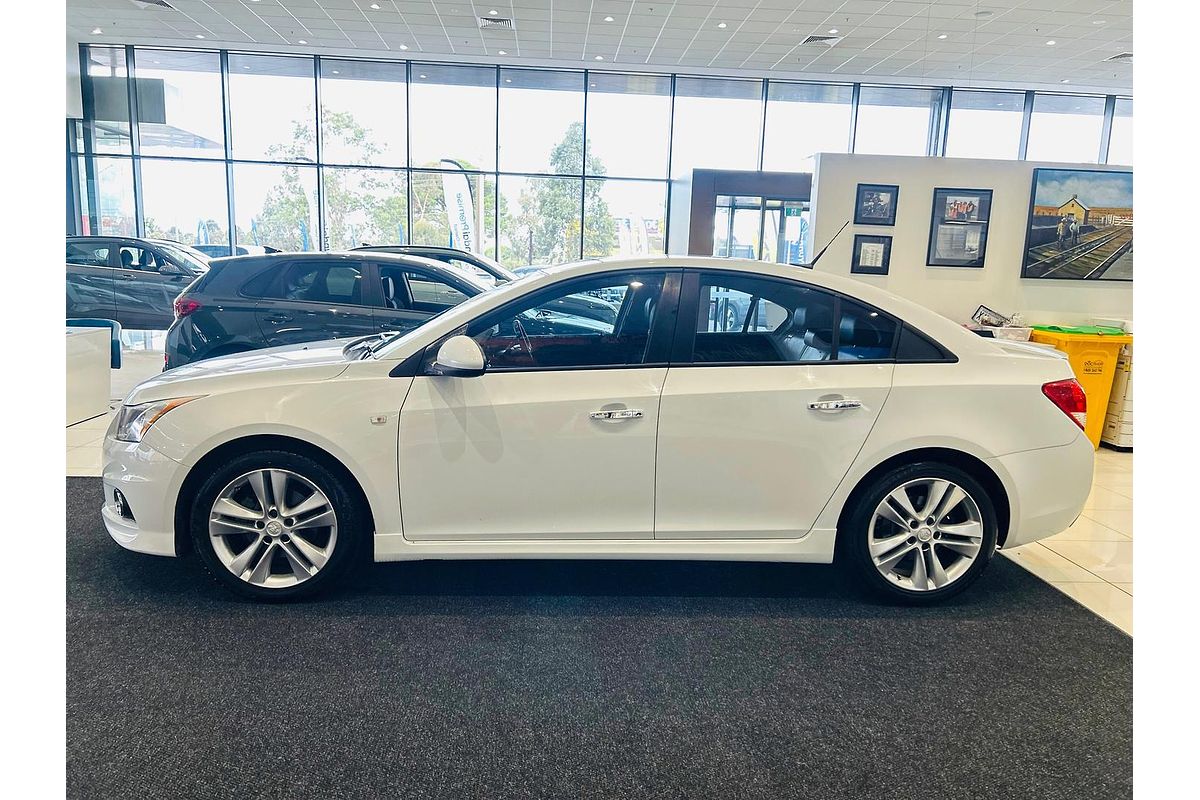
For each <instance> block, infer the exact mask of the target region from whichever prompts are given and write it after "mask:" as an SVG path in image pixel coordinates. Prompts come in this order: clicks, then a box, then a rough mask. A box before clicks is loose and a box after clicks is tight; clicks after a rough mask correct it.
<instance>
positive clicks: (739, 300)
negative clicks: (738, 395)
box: [691, 275, 896, 364]
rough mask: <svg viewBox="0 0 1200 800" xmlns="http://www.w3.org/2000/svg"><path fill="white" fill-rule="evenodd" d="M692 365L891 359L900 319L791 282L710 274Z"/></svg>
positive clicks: (702, 281)
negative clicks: (896, 319) (896, 320)
mask: <svg viewBox="0 0 1200 800" xmlns="http://www.w3.org/2000/svg"><path fill="white" fill-rule="evenodd" d="M699 286H700V294H699V298H698V300H699V302H698V304H697V308H696V311H697V314H696V326H695V338H694V340H693V346H692V358H691V360H692V362H693V363H697V364H706V363H707V364H802V363H809V362H815V361H832V360H838V361H847V360H874V359H888V358H891V353H892V342H893V339H894V338H895V325H896V323H895V321H894V320H892V319H891V318H890V317H887V316H885V315H883V314H882V313H880V312H878V311H875V310H874V309H870V308H868V307H866V306H864V305H861V304H859V303H856V302H854V301H852V300H848V299H844V298H838V297H836V296H835V295H833V294H830V293H828V292H824V291H821V290H820V289H814V288H812V287H808V286H803V285H801V284H798V283H792V282H789V281H780V280H771V279H766V278H758V277H754V276H748V275H747V276H743V275H702V276H701V278H700V282H699Z"/></svg>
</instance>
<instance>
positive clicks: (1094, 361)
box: [1083, 358, 1104, 375]
mask: <svg viewBox="0 0 1200 800" xmlns="http://www.w3.org/2000/svg"><path fill="white" fill-rule="evenodd" d="M1083 374H1084V375H1103V374H1104V359H1103V358H1086V359H1084V361H1083Z"/></svg>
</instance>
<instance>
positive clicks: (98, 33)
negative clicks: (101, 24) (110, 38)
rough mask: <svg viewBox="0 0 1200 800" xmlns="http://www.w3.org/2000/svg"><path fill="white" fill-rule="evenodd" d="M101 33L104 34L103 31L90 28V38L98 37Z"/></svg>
mask: <svg viewBox="0 0 1200 800" xmlns="http://www.w3.org/2000/svg"><path fill="white" fill-rule="evenodd" d="M102 33H104V31H102V30H100V29H99V28H92V36H99V35H100V34H102Z"/></svg>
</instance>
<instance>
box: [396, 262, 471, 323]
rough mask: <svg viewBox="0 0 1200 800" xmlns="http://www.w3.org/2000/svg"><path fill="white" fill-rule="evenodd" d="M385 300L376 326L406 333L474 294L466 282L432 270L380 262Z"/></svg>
mask: <svg viewBox="0 0 1200 800" xmlns="http://www.w3.org/2000/svg"><path fill="white" fill-rule="evenodd" d="M376 267H377V269H378V271H379V286H380V294H381V295H382V301H381V302H380V304H379V307H378V308H376V310H375V328H376V330H378V331H380V332H383V333H386V332H389V331H399V332H405V331H410V330H412V329H413V328H415V327H417V326H418V325H420V324H421V323H423V322H425V320H427V319H429V318H430V317H432V316H433V315H434V314H440V313H441V312H443V311H445V310H446V309H448V308H453V307H454V306H456V305H458V304H459V303H461V302H462V301H464V300H466V299H467V298H468V297H469V296H471V295H472V294H478V291H473V292H470V293H468V292H469V285H468V284H466V283H465V282H462V283H456V282H453V281H451V280H450V279H449V278H447V277H446V276H444V275H441V274H439V273H437V272H435V271H433V270H427V269H422V268H420V267H413V266H408V265H401V264H378V265H376Z"/></svg>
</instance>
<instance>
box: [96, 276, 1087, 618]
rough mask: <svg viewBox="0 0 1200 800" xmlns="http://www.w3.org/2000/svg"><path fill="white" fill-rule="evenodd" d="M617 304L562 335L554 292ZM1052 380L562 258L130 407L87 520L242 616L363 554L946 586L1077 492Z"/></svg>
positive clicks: (231, 365)
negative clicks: (779, 565)
mask: <svg viewBox="0 0 1200 800" xmlns="http://www.w3.org/2000/svg"><path fill="white" fill-rule="evenodd" d="M581 293H582V294H591V295H594V296H597V297H603V298H605V299H607V300H610V301H613V302H615V303H617V304H618V305H619V313H618V315H617V318H616V320H615V322H613V323H598V322H597V321H596V320H594V319H585V318H580V317H574V316H572V315H571V314H570V313H566V312H564V311H563V310H562V308H561V304H559V303H557V302H556V301H559V300H561V299H562V298H565V297H569V296H571V295H577V294H581ZM1085 415H1086V401H1085V398H1084V395H1083V391H1082V389H1081V388H1080V387H1079V384H1078V383H1076V382H1075V380H1074V377H1073V376H1072V373H1071V368H1070V366H1069V364H1068V362H1067V361H1066V360H1064V359H1063V358H1061V357H1058V355H1056V354H1055V353H1053V352H1046V351H1045V350H1043V349H1041V348H1038V347H1035V346H1032V345H1027V344H1018V343H1005V342H1000V341H995V340H989V339H983V338H980V337H978V336H976V335H974V334H972V333H969V332H968V331H966V330H964V329H963V328H962V327H960V326H959V325H956V324H955V323H953V322H951V321H950V320H948V319H946V318H944V317H942V316H939V315H937V314H935V313H933V312H931V311H929V310H927V309H925V308H922V307H921V306H918V305H916V304H914V303H911V302H909V301H906V300H903V299H901V298H898V297H896V296H894V295H892V294H889V293H887V292H884V291H880V290H878V289H874V288H872V287H870V286H867V285H864V284H861V283H857V282H854V281H850V280H846V279H841V278H836V277H832V276H829V275H824V274H821V273H816V272H812V271H808V270H801V269H797V268H795V267H789V266H784V265H774V264H766V263H762V262H757V261H740V260H728V259H709V258H691V257H670V258H641V259H624V260H602V261H586V262H581V263H577V264H569V265H565V266H562V267H556V268H553V269H549V270H547V271H545V272H538V273H534V274H532V275H529V276H527V277H525V278H523V279H522V280H519V281H515V282H513V283H511V284H507V285H505V286H502V287H499V288H497V289H495V290H493V291H490V292H487V293H485V294H482V295H479V296H478V297H474V298H472V299H470V300H468V301H466V302H464V303H462V304H461V305H459V306H457V307H455V308H453V309H451V310H449V311H447V312H445V313H443V314H441V315H440V316H438V317H436V318H434V319H432V320H430V321H429V322H428V323H426V324H425V325H423V326H421V327H420V328H417V329H416V330H414V331H412V332H410V333H408V334H406V335H404V336H399V337H393V338H390V339H389V338H382V337H380V338H374V339H371V338H368V339H364V340H355V341H352V342H349V343H347V342H345V341H341V342H322V343H316V344H309V345H302V346H292V347H286V348H276V349H271V350H259V351H255V352H253V353H247V354H241V355H234V356H228V357H225V358H218V359H214V360H210V361H204V362H200V363H197V364H194V365H189V366H185V367H181V368H178V369H173V370H170V371H168V372H165V373H163V374H162V375H161V376H158V377H155V378H153V379H151V380H148V381H146V382H144V383H142V384H141V385H139V386H138V387H136V388H135V389H134V390H133V391H132V392H131V393H130V394H129V396H128V397H127V398H126V399H125V403H124V405H123V406H122V408H121V410H120V412H119V414H118V415H117V417H116V418H115V420H114V423H113V425H112V426H111V428H110V429H109V431H108V434H107V437H106V439H105V464H104V491H105V505H104V507H103V517H104V522H105V525H106V527H107V529H108V531H109V533H110V534H111V536H112V537H113V538H114V539H115V540H116V541H117V542H118V543H120V544H121V545H122V546H124V547H127V548H129V549H131V550H137V551H141V552H145V553H156V554H159V555H168V556H170V555H181V554H183V553H185V552H189V551H195V552H196V553H198V555H199V556H200V559H201V560H202V561H203V562H204V564H205V565H206V566H207V568H208V569H209V570H210V571H211V572H212V573H213V574H214V575H215V576H216V577H217V578H218V579H219V580H220V581H222V582H224V583H225V584H226V585H228V586H229V587H231V588H233V589H235V590H237V591H240V592H241V593H243V594H245V595H249V596H251V597H255V598H285V597H295V596H299V595H308V594H310V593H312V592H315V591H317V590H319V589H322V588H325V587H327V586H330V585H331V584H333V583H334V582H335V581H337V580H338V579H339V578H342V577H344V576H345V575H346V574H347V570H348V568H349V567H350V566H351V565H352V564H354V563H355V562H356V561H358V560H359V557H360V555H362V556H365V555H367V554H369V555H370V556H371V557H373V558H374V560H376V561H400V560H410V559H429V558H437V559H447V558H659V559H727V560H760V561H794V562H821V563H828V562H831V561H833V560H834V557H835V555H837V556H838V559H839V561H841V562H844V563H846V564H847V565H848V566H850V567H851V568H853V570H854V571H855V573H856V574H857V575H858V576H859V577H860V578H861V579H862V580H863V581H865V582H866V584H867V585H868V586H870V587H872V588H874V589H876V590H878V591H880V592H882V593H884V594H886V595H889V596H891V597H893V598H897V599H901V600H905V601H910V602H931V601H935V600H938V599H942V598H945V597H947V596H949V595H952V594H954V593H956V592H958V591H961V590H962V589H963V588H965V587H966V586H967V585H968V584H970V583H971V582H972V581H973V580H974V579H976V578H977V577H978V576H979V574H980V573H981V572H982V570H983V569H984V568H985V567H986V566H987V563H988V561H989V560H990V559H991V557H992V556H993V554H994V553H995V551H996V549H997V548H998V547H1014V546H1017V545H1021V544H1025V543H1027V542H1031V541H1033V540H1035V539H1039V538H1042V537H1045V536H1049V535H1051V534H1054V533H1056V532H1058V531H1061V530H1063V529H1064V528H1066V527H1067V526H1069V525H1070V524H1071V522H1072V521H1073V520H1074V519H1075V518H1076V517H1077V516H1078V514H1079V512H1080V509H1081V508H1082V507H1083V504H1084V502H1085V500H1086V498H1087V496H1088V492H1089V489H1090V485H1091V478H1092V458H1093V449H1092V445H1091V443H1090V442H1089V441H1088V440H1087V438H1086V437H1085V436H1084V435H1083V432H1082V428H1083V425H1084V422H1085Z"/></svg>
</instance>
